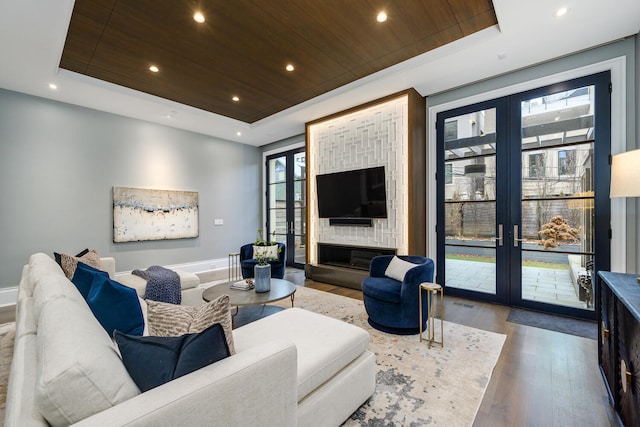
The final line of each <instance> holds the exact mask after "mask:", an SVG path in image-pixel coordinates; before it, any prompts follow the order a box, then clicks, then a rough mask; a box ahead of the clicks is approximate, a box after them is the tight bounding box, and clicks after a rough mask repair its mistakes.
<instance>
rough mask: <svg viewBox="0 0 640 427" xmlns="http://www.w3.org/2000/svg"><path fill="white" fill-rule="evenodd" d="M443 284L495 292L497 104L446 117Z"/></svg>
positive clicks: (483, 291) (489, 292) (450, 286)
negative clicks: (495, 106) (488, 107)
mask: <svg viewBox="0 0 640 427" xmlns="http://www.w3.org/2000/svg"><path fill="white" fill-rule="evenodd" d="M444 180H445V182H444V233H445V239H444V240H445V242H444V244H445V271H446V272H447V274H446V276H445V277H446V286H447V287H448V288H458V289H464V290H469V291H475V292H481V293H488V294H495V293H496V242H497V239H496V229H497V225H496V109H495V108H490V109H484V110H479V111H473V112H471V113H466V114H463V115H459V116H455V117H449V118H446V119H445V120H444Z"/></svg>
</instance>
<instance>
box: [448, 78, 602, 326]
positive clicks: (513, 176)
mask: <svg viewBox="0 0 640 427" xmlns="http://www.w3.org/2000/svg"><path fill="white" fill-rule="evenodd" d="M609 81H610V79H609V73H608V72H606V73H600V74H596V75H593V76H588V77H584V78H580V79H575V80H571V81H567V82H564V83H561V84H556V85H552V86H547V87H543V88H539V89H535V90H532V91H527V92H523V93H518V94H514V95H510V96H508V97H503V98H499V99H494V100H490V101H486V102H482V103H479V104H474V105H470V106H466V107H462V108H457V109H455V110H450V111H446V112H442V113H440V114H438V116H437V144H438V146H437V156H438V170H437V177H438V180H437V200H438V233H437V234H438V268H437V271H438V281H439V282H440V283H444V284H445V286H446V289H447V293H448V294H450V295H459V296H464V297H467V298H474V299H479V300H486V301H493V302H498V303H502V304H508V305H514V306H521V307H526V308H532V309H537V310H542V311H548V312H553V313H559V314H565V315H571V316H576V317H583V318H595V312H594V305H595V303H594V301H595V295H594V291H595V283H594V282H595V280H596V278H595V272H597V271H598V270H608V269H609V265H610V259H609V258H610V257H609V253H610V248H609V230H610V212H609V197H608V195H609V176H610V166H609V162H608V159H609V154H610V92H609Z"/></svg>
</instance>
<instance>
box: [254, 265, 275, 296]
mask: <svg viewBox="0 0 640 427" xmlns="http://www.w3.org/2000/svg"><path fill="white" fill-rule="evenodd" d="M253 273H254V274H253V275H254V280H253V284H254V286H255V289H256V292H269V291H270V290H271V264H267V265H260V264H256V266H255V267H254V268H253Z"/></svg>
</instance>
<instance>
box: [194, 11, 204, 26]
mask: <svg viewBox="0 0 640 427" xmlns="http://www.w3.org/2000/svg"><path fill="white" fill-rule="evenodd" d="M193 20H194V21H196V22H198V23H200V24H202V23H203V22H204V15H203V14H202V12H196V13H194V14H193Z"/></svg>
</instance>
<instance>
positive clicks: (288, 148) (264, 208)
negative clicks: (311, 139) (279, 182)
mask: <svg viewBox="0 0 640 427" xmlns="http://www.w3.org/2000/svg"><path fill="white" fill-rule="evenodd" d="M305 146H306V142H305V140H304V139H303V140H302V141H301V142H295V143H293V144H289V145H286V146H283V147H279V148H276V149H273V150H269V151H263V152H262V196H263V197H262V224H261V226H260V228H262V229H265V230H266V229H267V159H268V158H269V157H271V156H277V155H280V154H285V153H288V152H289V151H293V150H297V149H299V148H304V147H305ZM305 179H306V177H305ZM306 226H307V225H306V224H305V227H306ZM289 250H292V249H291V248H289V247H288V248H287V251H289ZM293 250H294V251H295V247H294V248H293ZM287 255H288V254H287ZM294 259H295V257H294ZM305 261H306V260H305ZM294 263H295V261H292V264H294ZM285 264H287V267H291V265H289V264H288V262H287V260H286V259H285ZM305 264H306V262H305ZM297 265H298V266H299V265H301V264H300V263H298V264H297ZM302 265H303V267H302V268H304V264H302ZM292 268H298V267H292Z"/></svg>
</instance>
